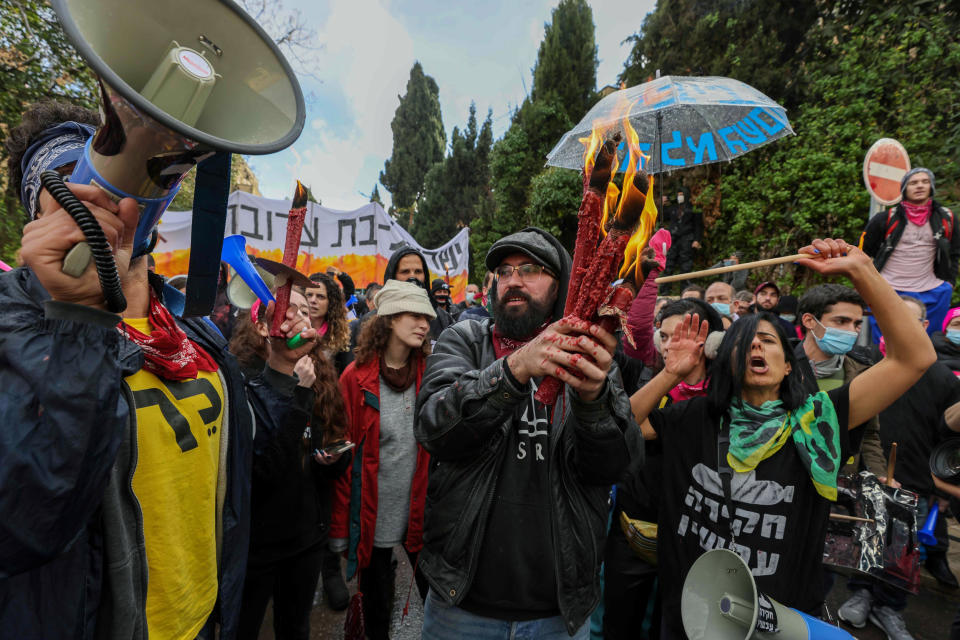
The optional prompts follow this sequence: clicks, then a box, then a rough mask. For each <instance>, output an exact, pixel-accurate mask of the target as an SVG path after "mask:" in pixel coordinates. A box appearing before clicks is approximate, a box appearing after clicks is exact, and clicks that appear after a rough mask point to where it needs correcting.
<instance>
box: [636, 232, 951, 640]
mask: <svg viewBox="0 0 960 640" xmlns="http://www.w3.org/2000/svg"><path fill="white" fill-rule="evenodd" d="M801 252H802V253H806V254H809V255H810V257H809V258H804V259H801V260H799V261H798V263H799V264H801V265H803V266H806V267H809V268H810V269H813V270H814V271H817V272H818V273H821V274H824V275H843V276H847V277H848V278H849V279H850V280H851V281H852V282H853V284H854V286H855V287H856V288H857V290H858V291H859V292H860V295H861V296H862V297H863V299H864V301H865V302H866V303H867V304H868V305H869V306H870V307H871V309H873V313H874V315H875V316H876V319H877V322H878V323H879V324H880V327H881V328H882V330H883V334H884V336H886V340H887V357H886V358H885V359H883V360H882V361H881V362H879V363H878V364H876V365H874V366H873V367H871V368H870V369H868V370H866V371H864V372H863V373H862V374H860V375H859V376H858V377H856V378H855V379H854V380H853V381H852V382H851V383H850V384H849V385H845V386H842V387H840V388H838V389H835V390H833V391H830V392H819V393H816V394H808V393H806V392H805V391H804V388H803V386H802V385H801V382H800V376H799V375H798V371H797V360H796V356H795V355H794V352H793V349H791V348H790V344H789V341H788V336H786V335H785V334H784V333H783V329H782V328H781V327H780V324H779V323H778V322H777V319H776V317H775V316H773V315H772V314H769V313H766V312H764V313H760V314H756V315H752V316H748V317H745V318H741V319H740V320H738V321H737V322H736V323H734V324H733V326H732V327H730V329H728V330H727V333H726V336H725V337H724V339H723V342H722V343H721V345H720V351H719V353H718V355H717V358H716V360H715V361H714V364H713V368H712V377H711V380H710V384H709V389H708V392H707V397H696V398H692V399H690V400H688V401H686V402H680V403H677V404H673V405H671V406H669V407H666V408H664V409H659V410H655V407H656V406H657V405H658V404H659V402H660V399H661V398H662V397H663V396H664V395H665V394H667V393H668V392H669V391H670V390H671V389H673V388H674V387H676V386H677V384H678V383H679V382H680V381H681V380H683V379H684V378H685V377H686V376H687V375H688V374H689V373H690V372H691V371H692V370H693V369H694V368H695V367H696V366H697V365H698V363H699V362H700V359H701V353H702V350H703V348H704V347H703V345H704V342H705V341H706V338H707V332H708V327H707V325H706V324H705V323H701V322H700V319H699V317H698V316H697V315H693V316H686V317H685V318H684V320H683V322H682V323H681V324H680V326H679V327H678V328H677V329H676V331H675V332H674V334H673V336H672V337H671V340H670V349H669V351H668V352H667V354H666V358H665V367H664V369H663V371H661V372H660V373H659V374H657V376H656V377H654V378H653V380H651V381H650V383H648V384H647V385H646V386H644V387H643V388H642V389H640V391H638V392H637V393H636V394H634V396H633V398H631V405H632V408H633V412H634V416H635V417H636V419H637V423H638V424H639V425H641V429H642V430H643V433H644V436H645V437H646V438H648V439H653V438H659V439H660V440H661V443H662V446H663V452H664V453H663V456H664V460H663V470H664V472H663V486H662V496H661V502H660V514H659V531H660V533H661V535H660V536H659V541H658V542H659V546H658V552H659V567H660V576H661V579H662V581H663V584H662V594H663V634H664V636H663V637H669V638H683V637H686V636H685V635H684V633H683V627H682V624H681V617H680V594H681V589H682V587H683V582H684V579H685V578H686V576H687V572H688V571H689V569H690V567H691V565H692V564H693V562H694V561H695V560H696V559H697V558H698V557H699V556H700V555H701V554H702V553H703V552H704V551H707V550H710V549H714V548H725V549H731V550H734V551H736V552H737V553H739V554H740V556H741V557H742V558H743V559H744V561H745V562H746V564H747V565H748V566H749V567H750V568H751V570H752V573H753V576H754V578H755V579H756V581H757V588H758V589H759V590H760V591H762V592H764V593H766V594H768V595H770V596H772V597H773V598H776V599H777V600H778V601H780V602H781V603H783V604H785V605H787V606H790V607H794V608H796V609H799V610H801V611H805V612H807V613H810V614H812V615H817V614H819V611H820V607H821V604H822V603H823V600H824V593H823V579H822V575H821V572H822V564H821V562H822V554H823V543H824V538H825V536H826V528H827V520H828V514H829V510H830V503H831V501H835V500H836V497H837V472H838V470H839V468H840V466H841V465H842V463H843V461H844V460H846V459H847V458H848V457H849V455H850V451H849V449H850V445H849V439H848V436H847V432H848V430H849V429H851V428H853V427H855V426H857V425H860V424H862V423H863V422H864V421H866V419H867V418H869V417H870V416H873V415H875V414H877V413H878V412H879V411H881V410H882V409H884V408H886V407H887V406H888V405H889V404H890V403H891V402H893V400H894V399H896V398H897V397H898V396H900V395H901V394H902V393H903V392H905V391H906V390H907V389H909V388H910V387H911V386H912V385H913V384H914V382H916V381H917V380H919V379H920V376H922V375H923V372H924V371H925V370H926V368H927V367H929V366H930V365H931V364H932V363H933V362H934V361H935V359H936V355H935V354H934V352H933V347H932V345H931V344H930V341H929V340H928V339H927V338H926V334H925V332H924V330H923V327H922V325H920V324H919V323H918V322H916V321H915V319H913V316H912V315H911V314H910V313H909V312H908V311H907V310H906V309H905V308H904V304H905V303H904V302H903V301H902V300H901V299H900V297H899V296H898V295H897V294H896V293H895V292H894V291H893V289H891V288H890V285H888V284H887V283H886V281H884V280H883V278H882V277H880V274H879V273H878V272H877V270H876V268H875V267H874V266H873V263H872V262H871V260H870V258H869V257H868V256H867V255H866V254H864V253H863V252H861V251H860V250H859V249H857V248H856V247H854V246H852V245H849V244H847V243H845V242H843V241H842V240H831V239H827V240H815V241H814V242H813V244H812V245H810V246H808V247H805V248H804V249H802V250H801Z"/></svg>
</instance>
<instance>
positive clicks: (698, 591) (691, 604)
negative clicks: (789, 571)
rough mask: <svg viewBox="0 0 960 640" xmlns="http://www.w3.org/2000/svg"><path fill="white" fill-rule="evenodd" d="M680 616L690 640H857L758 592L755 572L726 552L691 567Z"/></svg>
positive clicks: (705, 556)
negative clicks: (754, 578)
mask: <svg viewBox="0 0 960 640" xmlns="http://www.w3.org/2000/svg"><path fill="white" fill-rule="evenodd" d="M680 615H681V617H682V618H683V629H684V631H686V632H687V636H688V637H689V638H690V640H806V639H807V638H815V639H817V640H834V639H837V640H855V639H854V637H853V636H852V635H850V634H849V633H847V632H846V631H844V630H843V629H840V628H838V627H834V626H832V625H829V624H827V623H826V622H823V621H822V620H819V619H817V618H814V617H812V616H808V615H807V614H805V613H801V612H799V611H797V610H796V609H791V608H790V607H786V606H784V605H782V604H780V603H779V602H777V601H776V600H774V599H773V598H770V597H768V596H766V595H764V594H762V593H760V592H759V591H757V585H756V583H755V582H754V580H753V575H751V573H750V568H749V567H747V565H746V563H745V562H744V561H743V559H741V558H740V556H739V555H737V554H736V553H734V552H733V551H727V550H726V549H714V550H713V551H708V552H706V553H705V554H703V555H702V556H700V557H699V558H697V561H696V562H694V563H693V566H692V567H690V572H689V573H688V574H687V579H686V580H685V581H684V583H683V595H682V596H681V599H680Z"/></svg>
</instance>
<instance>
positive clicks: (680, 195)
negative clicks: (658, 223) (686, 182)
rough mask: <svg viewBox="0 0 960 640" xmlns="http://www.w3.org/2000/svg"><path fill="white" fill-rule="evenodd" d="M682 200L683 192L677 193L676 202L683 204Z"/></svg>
mask: <svg viewBox="0 0 960 640" xmlns="http://www.w3.org/2000/svg"><path fill="white" fill-rule="evenodd" d="M683 200H684V198H683V194H682V193H681V194H679V195H678V196H677V202H678V203H679V204H683Z"/></svg>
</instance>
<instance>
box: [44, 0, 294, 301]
mask: <svg viewBox="0 0 960 640" xmlns="http://www.w3.org/2000/svg"><path fill="white" fill-rule="evenodd" d="M51 4H52V6H53V9H54V11H55V12H56V14H57V19H58V21H59V22H60V24H61V26H62V27H63V30H64V32H65V33H66V35H67V38H68V39H69V40H70V43H71V44H73V46H74V47H75V48H76V49H77V52H78V53H79V54H80V55H81V56H82V57H83V58H84V59H85V60H86V61H87V62H88V63H89V65H90V66H91V67H92V68H93V70H94V71H95V72H96V74H97V76H98V77H99V80H100V87H101V94H102V95H101V109H102V114H103V122H102V123H101V125H100V127H99V129H98V130H97V133H96V134H95V135H94V136H93V137H92V138H91V139H90V140H89V141H88V143H87V146H86V149H85V150H84V153H83V155H82V156H81V157H80V159H79V160H78V161H77V164H76V167H75V168H74V171H73V174H72V175H71V178H70V179H71V181H73V182H78V183H84V184H95V185H97V186H99V187H100V188H102V189H103V190H104V191H106V192H107V193H108V194H109V195H110V196H111V197H113V198H115V199H116V200H120V199H121V198H126V197H132V198H134V199H135V200H136V201H137V202H138V203H139V205H140V209H141V214H140V221H139V224H138V225H137V230H136V233H135V236H134V255H141V254H143V253H144V252H146V250H147V248H148V246H149V241H150V236H151V233H152V231H153V228H154V227H155V226H156V225H157V222H158V221H159V219H160V216H161V214H162V213H163V212H164V210H165V209H166V208H167V206H168V205H169V204H170V202H171V201H172V200H173V198H174V196H175V195H176V193H177V190H178V189H179V186H180V182H181V181H182V180H183V177H184V176H185V175H186V173H187V172H188V171H189V170H190V169H191V168H193V167H194V165H196V164H197V163H199V162H201V161H203V160H205V159H207V158H211V156H213V155H214V154H215V153H217V152H220V155H223V156H225V158H226V159H225V160H224V161H218V162H214V164H213V165H211V168H210V169H211V170H210V171H208V172H207V176H201V175H199V173H203V172H199V173H198V179H197V200H202V203H200V204H197V205H195V207H194V214H199V215H200V216H206V217H210V218H214V217H215V218H217V224H219V231H218V232H217V233H212V229H211V228H210V227H211V225H210V224H206V223H203V224H197V219H196V217H195V219H194V225H193V226H194V230H195V231H198V232H195V233H193V234H192V241H191V249H192V253H191V274H190V276H191V277H190V278H189V280H188V284H187V287H188V293H187V300H188V305H187V306H188V307H194V309H195V310H198V309H199V307H201V306H204V305H205V304H206V300H205V298H204V299H203V300H201V299H200V297H196V296H192V295H191V293H190V292H191V291H192V290H193V289H192V287H194V286H203V287H204V290H203V292H202V293H203V295H205V296H206V297H209V298H210V300H209V307H211V308H212V305H213V297H212V296H211V295H209V294H211V293H215V286H216V274H217V271H218V269H219V257H220V246H221V245H220V242H221V240H222V238H223V224H222V222H223V219H225V216H226V211H225V209H226V196H227V195H228V184H227V185H223V186H222V187H221V188H220V189H214V188H212V187H211V186H210V185H212V184H213V182H215V181H219V182H227V183H229V174H230V171H229V153H240V154H252V155H258V154H266V153H274V152H276V151H280V150H281V149H284V148H286V147H288V146H290V145H291V144H292V143H293V142H294V141H295V140H296V139H297V137H298V136H299V135H300V132H301V130H302V129H303V123H304V120H305V117H306V112H305V109H304V102H303V94H302V92H301V90H300V85H299V83H298V82H297V80H296V77H295V75H294V73H293V71H292V69H291V68H290V65H289V64H288V63H287V61H286V60H285V59H284V57H283V55H282V54H281V53H280V50H279V49H278V48H277V45H276V44H275V43H274V42H273V40H272V39H271V38H270V37H269V36H268V35H267V34H266V33H265V32H264V31H263V29H262V28H261V27H260V26H259V25H258V24H257V23H256V22H255V21H254V20H253V19H252V18H251V17H250V16H248V15H247V14H246V13H245V12H244V11H243V10H242V9H241V8H240V7H239V6H237V5H236V4H234V3H233V2H232V1H231V0H205V1H204V2H197V1H196V0H164V2H156V1H155V0H51ZM217 157H219V155H218V156H217ZM201 168H203V167H201ZM210 174H212V175H210ZM201 178H203V180H201ZM202 183H205V186H206V188H204V189H202V188H201V185H202ZM203 194H205V197H201V196H202V195H203ZM198 209H203V210H204V211H198ZM213 226H216V225H213ZM195 253H200V254H202V256H203V258H204V259H203V260H202V263H201V261H195V260H194V258H195V256H194V254H195ZM83 266H84V268H85V266H86V265H85V264H84V265H83ZM195 271H196V273H194V272H195ZM195 275H199V276H200V277H194V276H195ZM211 284H212V286H213V291H211V290H210V286H211ZM197 291H200V290H199V289H198V290H197ZM192 299H195V301H196V304H190V301H191V300H192ZM201 302H202V303H203V304H201ZM188 311H189V309H188ZM207 311H208V312H209V309H208V310H207ZM191 315H198V314H197V313H191ZM200 315H202V314H200Z"/></svg>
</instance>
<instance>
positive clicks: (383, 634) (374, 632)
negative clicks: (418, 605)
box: [357, 547, 427, 640]
mask: <svg viewBox="0 0 960 640" xmlns="http://www.w3.org/2000/svg"><path fill="white" fill-rule="evenodd" d="M417 555H418V554H416V553H410V552H409V551H407V559H408V560H409V561H410V566H411V567H416V566H417ZM358 574H359V576H358V579H357V586H358V587H359V589H360V591H361V592H362V593H363V621H364V625H365V627H366V631H367V638H369V640H387V639H388V638H389V631H390V619H391V617H392V616H393V601H394V599H395V598H396V581H397V561H396V559H395V558H394V557H393V548H392V547H374V548H373V550H372V552H371V553H370V564H368V565H367V566H366V567H364V568H363V569H360V571H359V572H358ZM414 578H415V580H416V583H417V590H418V591H419V592H420V598H421V599H424V598H426V596H427V579H426V578H425V577H424V576H423V574H422V573H421V572H420V570H419V569H417V570H416V573H415V574H414ZM409 586H410V585H407V584H404V585H402V587H403V589H404V591H406V590H407V589H409ZM403 597H404V598H406V595H405V594H404V595H403Z"/></svg>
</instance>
